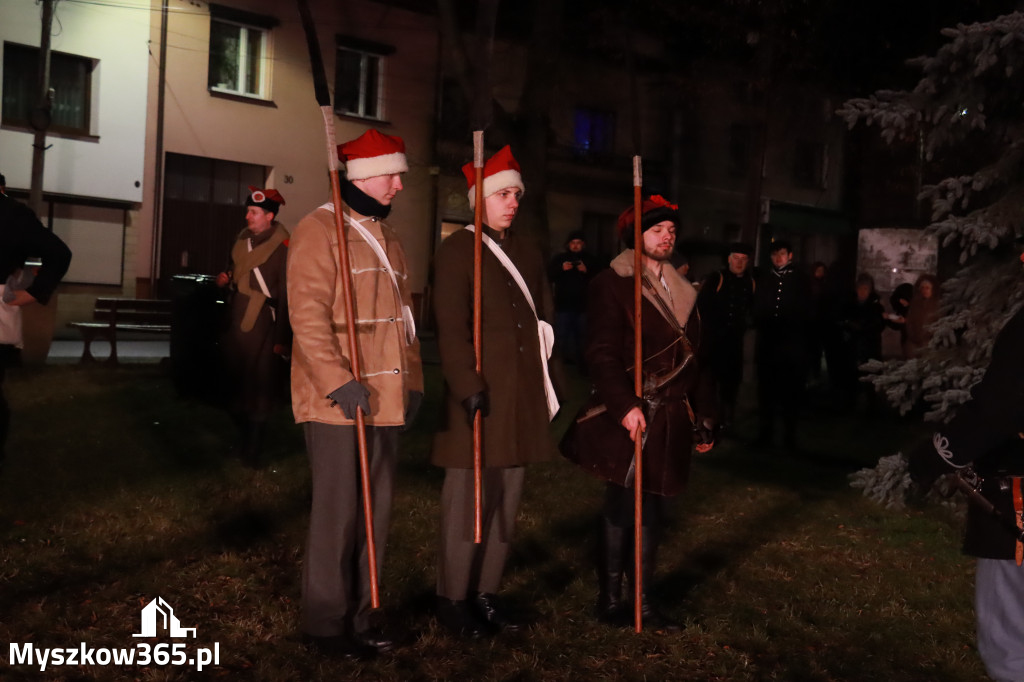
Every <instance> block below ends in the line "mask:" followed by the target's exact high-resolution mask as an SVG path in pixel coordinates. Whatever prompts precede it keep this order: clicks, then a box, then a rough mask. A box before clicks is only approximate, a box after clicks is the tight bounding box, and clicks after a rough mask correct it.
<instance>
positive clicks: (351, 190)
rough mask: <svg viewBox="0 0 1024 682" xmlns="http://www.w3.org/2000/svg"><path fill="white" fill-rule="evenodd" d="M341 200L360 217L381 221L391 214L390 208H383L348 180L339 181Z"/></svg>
mask: <svg viewBox="0 0 1024 682" xmlns="http://www.w3.org/2000/svg"><path fill="white" fill-rule="evenodd" d="M341 198H342V199H343V200H344V201H345V204H346V205H348V206H350V207H351V208H352V210H353V211H355V212H356V213H358V214H360V215H365V216H370V217H372V218H378V219H380V220H383V219H384V218H387V217H388V214H389V213H391V207H390V206H385V205H384V204H382V203H380V202H379V201H377V200H376V199H374V198H373V197H371V196H370V195H369V194H367V193H366V192H364V191H363V190H361V189H359V188H358V187H356V186H355V185H353V184H352V182H351V181H349V180H342V181H341Z"/></svg>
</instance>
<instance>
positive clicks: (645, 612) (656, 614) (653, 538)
mask: <svg viewBox="0 0 1024 682" xmlns="http://www.w3.org/2000/svg"><path fill="white" fill-rule="evenodd" d="M642 533H643V534H642V537H641V541H640V547H641V550H640V557H641V559H642V560H643V573H642V574H641V575H642V576H643V581H642V582H641V584H640V590H641V599H640V613H641V615H642V616H643V623H644V627H645V628H650V629H651V630H664V631H665V632H679V631H680V630H682V629H683V624H682V623H680V622H678V621H676V620H673V619H672V618H669V617H668V616H666V615H665V614H663V613H661V612H660V611H659V610H658V609H657V608H656V607H655V606H654V604H652V603H651V601H650V599H648V595H650V594H652V592H653V588H654V567H655V564H656V563H657V560H658V545H659V544H660V543H661V537H660V535H661V533H660V530H659V529H658V528H655V527H653V526H644V527H643V529H642Z"/></svg>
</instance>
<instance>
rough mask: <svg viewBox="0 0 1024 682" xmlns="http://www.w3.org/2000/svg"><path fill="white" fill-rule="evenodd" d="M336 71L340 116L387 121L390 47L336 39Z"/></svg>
mask: <svg viewBox="0 0 1024 682" xmlns="http://www.w3.org/2000/svg"><path fill="white" fill-rule="evenodd" d="M336 43H337V47H338V54H337V61H336V63H335V69H334V111H335V113H337V114H338V115H339V116H360V117H363V118H373V119H377V120H382V119H383V118H384V96H383V95H384V57H385V56H386V55H389V54H392V53H393V52H394V51H395V50H394V48H393V47H390V46H387V45H380V44H377V43H372V42H370V41H368V40H363V39H360V38H353V37H350V36H337V37H336Z"/></svg>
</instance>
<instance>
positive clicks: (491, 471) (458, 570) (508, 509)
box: [437, 467, 526, 601]
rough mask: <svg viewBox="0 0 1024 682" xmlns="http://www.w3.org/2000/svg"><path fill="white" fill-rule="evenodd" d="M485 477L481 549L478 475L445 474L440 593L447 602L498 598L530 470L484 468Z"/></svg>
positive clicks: (462, 471) (464, 472) (454, 471)
mask: <svg viewBox="0 0 1024 682" xmlns="http://www.w3.org/2000/svg"><path fill="white" fill-rule="evenodd" d="M482 474H483V476H482V477H483V481H482V483H483V486H482V487H483V508H482V510H481V516H482V531H483V533H482V534H483V541H482V542H481V543H480V544H479V545H478V544H476V543H474V542H473V520H474V509H473V507H474V504H473V497H474V495H473V470H472V469H445V474H444V486H443V487H442V488H441V549H440V552H439V553H438V560H437V594H438V596H441V597H445V598H447V599H453V600H456V601H458V600H462V599H465V598H466V597H467V595H468V593H470V592H484V593H490V594H494V593H496V592H497V591H498V588H499V587H500V585H501V574H502V573H503V572H504V571H505V561H506V560H507V559H508V553H509V550H510V549H511V546H512V534H513V532H514V531H515V525H516V514H517V513H518V512H519V501H520V500H521V499H522V496H523V480H524V479H525V477H526V469H524V468H523V467H509V468H485V469H484V470H483V472H482Z"/></svg>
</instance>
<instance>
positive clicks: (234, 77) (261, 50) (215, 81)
mask: <svg viewBox="0 0 1024 682" xmlns="http://www.w3.org/2000/svg"><path fill="white" fill-rule="evenodd" d="M268 33H269V32H268V31H267V30H265V29H262V28H259V27H256V26H246V25H244V24H240V23H236V22H233V21H225V20H223V19H218V18H215V17H212V18H211V19H210V70H209V78H208V81H207V85H208V87H209V89H210V90H212V91H214V92H224V93H229V94H233V95H243V96H246V97H258V98H261V99H266V98H267V94H268V93H267V64H268V63H269V61H268V59H267V39H268V38H267V36H268Z"/></svg>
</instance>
